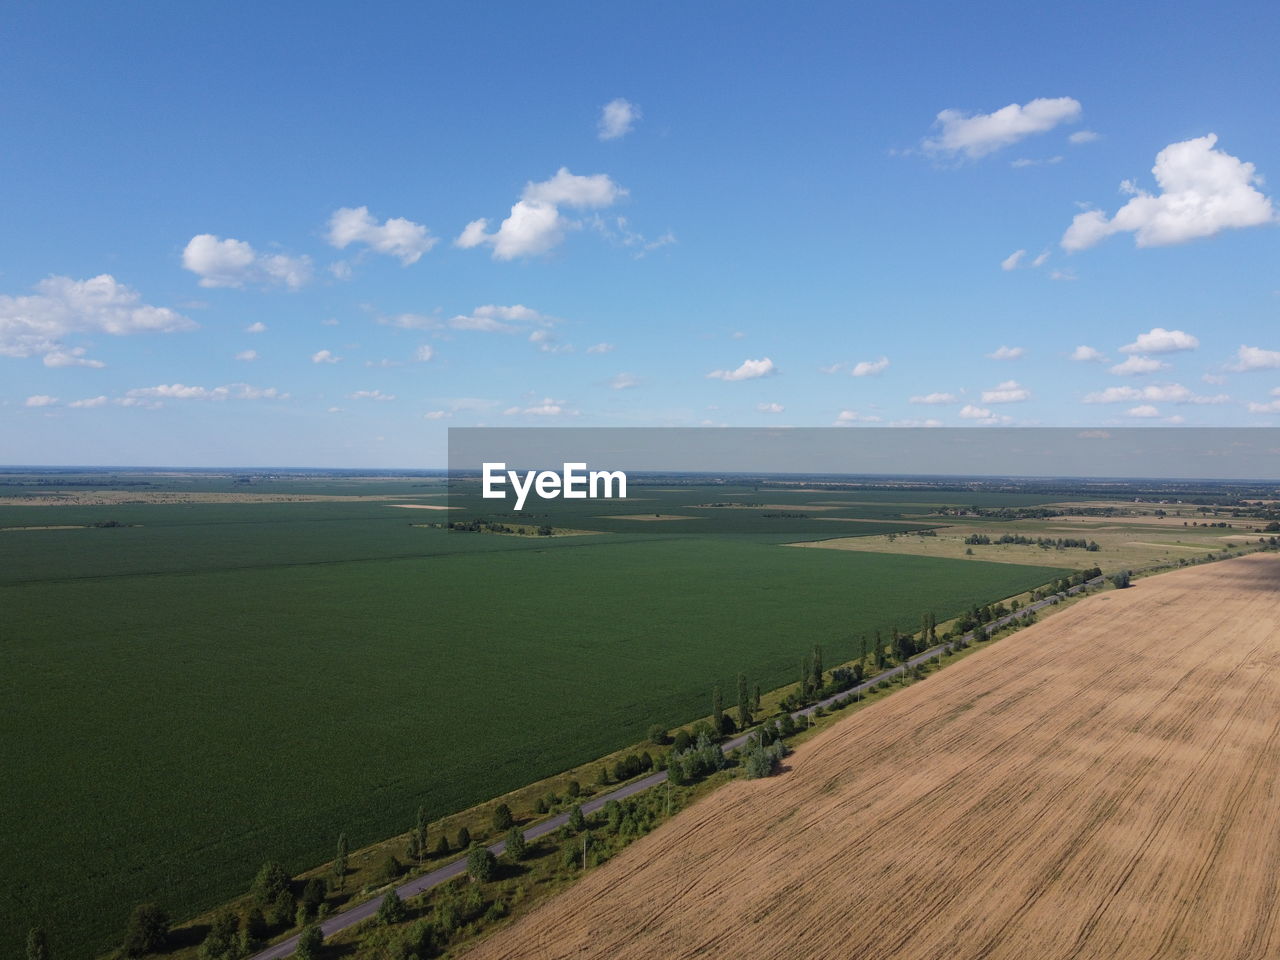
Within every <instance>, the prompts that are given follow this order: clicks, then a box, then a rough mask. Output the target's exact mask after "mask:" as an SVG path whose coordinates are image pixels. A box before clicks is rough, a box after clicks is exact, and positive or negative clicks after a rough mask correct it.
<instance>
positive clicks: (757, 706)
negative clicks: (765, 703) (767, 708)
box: [751, 683, 760, 713]
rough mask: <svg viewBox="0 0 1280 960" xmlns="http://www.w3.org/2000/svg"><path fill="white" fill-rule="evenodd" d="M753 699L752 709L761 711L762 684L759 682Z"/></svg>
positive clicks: (757, 711)
mask: <svg viewBox="0 0 1280 960" xmlns="http://www.w3.org/2000/svg"><path fill="white" fill-rule="evenodd" d="M751 699H752V709H753V710H755V712H756V713H759V712H760V684H758V683H757V684H756V688H755V691H754V695H753V696H752V698H751Z"/></svg>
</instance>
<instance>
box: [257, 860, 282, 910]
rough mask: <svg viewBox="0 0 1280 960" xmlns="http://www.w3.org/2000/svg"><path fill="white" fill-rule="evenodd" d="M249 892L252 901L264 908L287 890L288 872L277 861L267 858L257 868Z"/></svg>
mask: <svg viewBox="0 0 1280 960" xmlns="http://www.w3.org/2000/svg"><path fill="white" fill-rule="evenodd" d="M249 892H250V894H252V896H253V901H254V903H256V904H257V905H258V906H260V907H262V908H263V909H266V908H267V907H269V906H271V905H272V904H274V903H275V902H276V901H278V900H279V899H280V895H281V894H282V893H288V892H289V874H288V872H287V871H286V870H285V868H284V866H283V865H282V864H281V863H279V861H276V860H268V861H267V862H266V863H264V864H263V865H262V866H261V867H260V868H259V869H258V875H257V876H255V877H254V878H253V886H252V887H250V888H249Z"/></svg>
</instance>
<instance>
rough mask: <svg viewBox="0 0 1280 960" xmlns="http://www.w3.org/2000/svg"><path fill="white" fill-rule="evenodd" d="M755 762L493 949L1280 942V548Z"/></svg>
mask: <svg viewBox="0 0 1280 960" xmlns="http://www.w3.org/2000/svg"><path fill="white" fill-rule="evenodd" d="M788 763H789V766H790V769H788V770H786V771H784V772H783V773H782V774H781V775H779V776H777V777H774V778H771V779H768V780H760V781H734V782H732V783H730V784H729V785H728V786H726V787H724V788H722V789H721V790H719V791H717V792H716V793H715V794H714V795H712V796H711V797H709V798H708V799H706V800H704V801H703V802H701V803H699V804H697V805H695V806H694V807H692V808H690V809H689V810H687V811H685V812H684V813H682V814H680V815H678V816H677V817H676V818H675V819H674V820H673V821H672V822H671V823H670V824H669V825H667V826H665V827H663V828H662V829H660V830H658V831H657V832H655V833H653V834H650V835H649V836H648V837H645V838H644V839H642V840H640V841H638V842H637V843H635V844H633V845H632V846H631V847H629V848H628V849H627V850H626V851H625V852H624V853H622V854H621V855H620V856H618V857H617V858H616V859H614V860H613V861H611V862H609V863H607V864H605V865H604V866H602V867H600V868H598V869H596V870H593V871H592V872H590V873H589V874H588V875H587V876H585V877H584V878H583V879H582V880H581V881H580V882H579V883H578V884H577V885H576V886H574V887H573V888H571V889H570V890H568V891H567V892H565V893H564V894H562V895H560V896H558V897H557V898H555V899H553V900H552V901H550V902H549V903H547V904H546V905H545V906H543V907H541V908H538V909H537V910H535V911H533V912H532V913H530V914H529V915H527V916H526V917H524V918H522V919H520V920H518V921H516V922H515V923H514V924H512V925H511V926H509V927H507V928H505V929H503V930H500V931H499V932H498V933H496V934H495V935H494V936H493V937H492V938H490V939H489V940H487V941H485V942H483V943H481V944H480V945H479V946H478V947H477V948H476V949H475V950H474V951H473V952H471V953H469V954H468V960H497V958H510V960H515V958H530V960H542V958H553V957H556V958H558V957H566V958H567V957H573V958H587V957H599V958H617V960H627V958H634V960H640V958H646V960H647V958H652V957H662V958H664V960H670V958H685V957H688V958H692V957H733V958H735V960H765V958H769V960H797V958H810V957H812V958H819V957H821V958H836V957H841V958H843V957H856V958H859V960H888V958H894V960H970V958H973V960H977V958H988V960H999V958H1008V960H1027V958H1034V960H1067V958H1072V960H1085V958H1097V960H1102V958H1106V960H1173V958H1194V960H1227V958H1231V960H1244V958H1256V960H1266V958H1275V957H1278V956H1280V870H1278V869H1277V864H1280V802H1278V800H1277V797H1278V792H1280V556H1276V555H1274V554H1270V555H1268V554H1255V555H1250V556H1247V557H1242V558H1239V559H1234V560H1229V561H1224V562H1222V563H1217V564H1211V565H1206V566H1201V567H1194V568H1189V569H1186V570H1179V571H1176V572H1173V573H1169V574H1164V575H1162V576H1158V577H1152V578H1150V579H1146V580H1141V581H1139V582H1137V583H1136V584H1135V586H1134V587H1133V588H1132V589H1130V590H1126V591H1116V592H1108V593H1104V594H1100V595H1098V596H1096V597H1093V598H1090V599H1087V600H1083V601H1081V602H1080V603H1078V604H1076V605H1074V606H1072V607H1070V608H1068V609H1066V610H1064V611H1061V612H1060V613H1057V614H1054V615H1053V616H1051V617H1048V618H1046V619H1045V620H1044V621H1043V622H1041V623H1040V624H1037V625H1035V626H1032V627H1029V628H1027V629H1026V630H1024V631H1022V632H1020V633H1018V634H1015V635H1013V636H1012V637H1010V638H1008V639H1005V640H1002V641H1000V642H999V643H997V644H994V645H992V646H991V647H988V648H986V649H983V650H981V651H979V652H978V653H976V654H974V655H973V656H971V657H968V658H967V659H965V660H962V661H959V662H957V663H955V664H953V665H952V666H949V667H947V668H946V669H944V670H943V671H942V672H940V673H938V674H936V675H933V676H930V677H929V678H928V679H926V680H924V681H922V682H920V683H918V684H916V685H914V686H911V687H908V688H906V689H904V690H902V691H900V692H898V693H895V694H894V695H893V696H892V697H889V698H888V699H886V700H883V701H880V702H878V703H876V704H874V705H872V706H870V707H868V708H867V709H866V710H864V711H862V712H860V713H858V714H855V715H853V716H851V717H849V718H848V719H847V720H845V721H843V722H841V723H838V724H836V725H835V726H833V727H832V728H831V729H830V730H829V731H827V732H825V733H824V734H821V735H820V736H818V737H816V738H814V739H813V740H812V741H810V742H809V743H807V744H805V745H803V746H802V747H800V749H798V750H797V751H796V753H795V754H793V755H792V757H791V758H790V759H789V761H788Z"/></svg>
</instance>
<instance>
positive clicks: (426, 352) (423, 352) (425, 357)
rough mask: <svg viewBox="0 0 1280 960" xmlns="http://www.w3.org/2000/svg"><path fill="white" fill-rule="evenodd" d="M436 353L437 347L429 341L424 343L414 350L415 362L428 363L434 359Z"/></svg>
mask: <svg viewBox="0 0 1280 960" xmlns="http://www.w3.org/2000/svg"><path fill="white" fill-rule="evenodd" d="M435 355H436V350H435V347H433V346H431V344H429V343H424V344H422V346H420V347H418V349H417V350H415V351H413V359H414V362H415V363H427V362H428V361H430V360H432V359H433V358H434V357H435Z"/></svg>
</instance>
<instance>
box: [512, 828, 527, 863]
mask: <svg viewBox="0 0 1280 960" xmlns="http://www.w3.org/2000/svg"><path fill="white" fill-rule="evenodd" d="M528 855H529V841H528V840H526V839H525V838H524V834H523V833H522V832H521V831H520V828H519V827H512V828H511V829H510V830H508V831H507V856H508V857H509V858H510V859H511V861H512V862H513V863H518V862H519V861H521V860H523V859H524V858H525V857H527V856H528Z"/></svg>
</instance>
